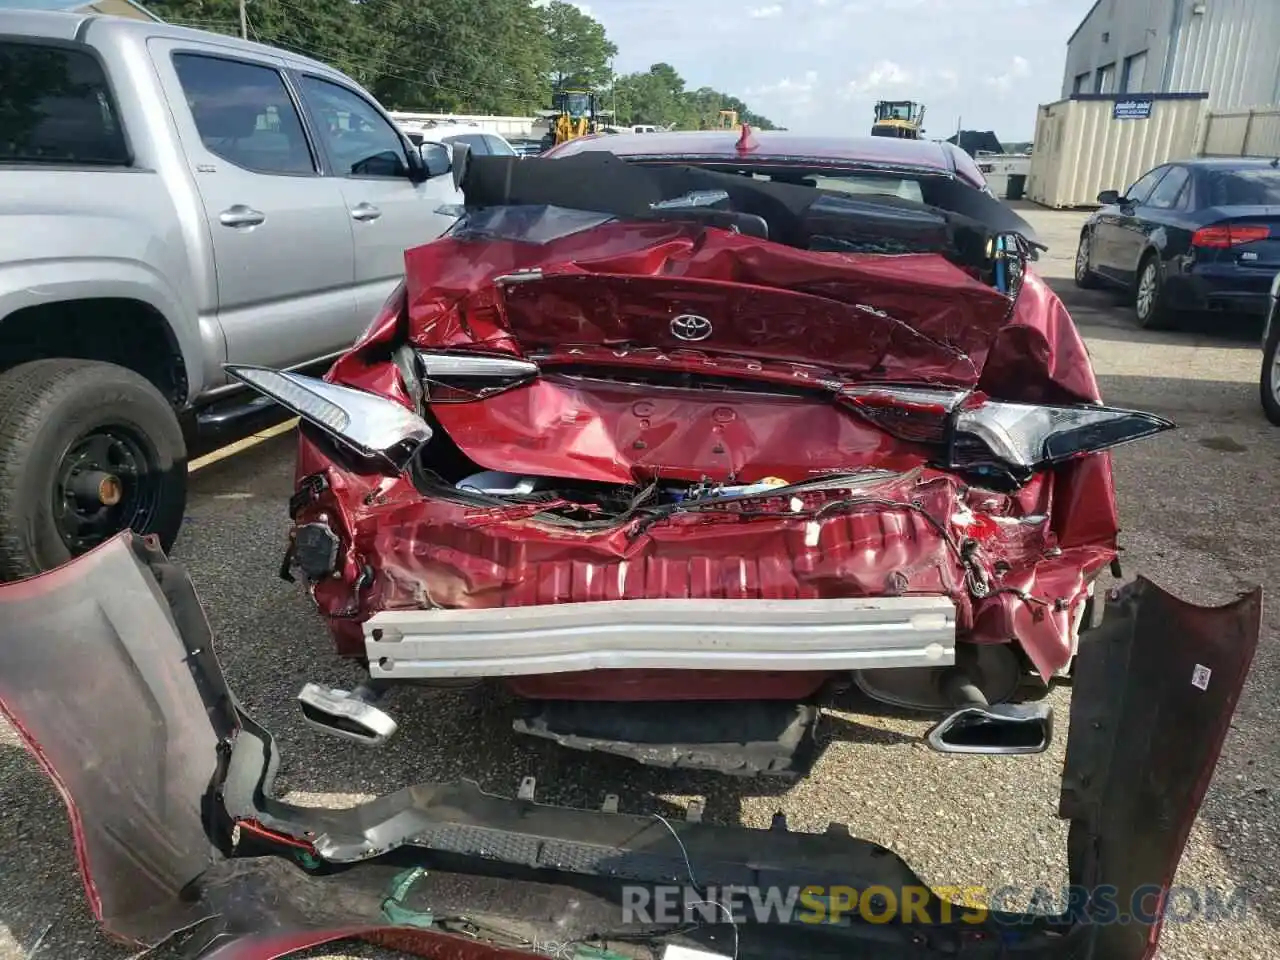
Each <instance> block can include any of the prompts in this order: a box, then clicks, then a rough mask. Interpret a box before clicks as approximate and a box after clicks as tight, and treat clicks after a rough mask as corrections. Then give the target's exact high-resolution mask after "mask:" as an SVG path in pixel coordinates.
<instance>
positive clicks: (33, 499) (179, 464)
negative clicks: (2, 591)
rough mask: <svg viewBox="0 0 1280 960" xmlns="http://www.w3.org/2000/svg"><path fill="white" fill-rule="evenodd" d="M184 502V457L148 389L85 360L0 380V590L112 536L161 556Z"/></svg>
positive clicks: (46, 363) (163, 409) (139, 380)
mask: <svg viewBox="0 0 1280 960" xmlns="http://www.w3.org/2000/svg"><path fill="white" fill-rule="evenodd" d="M186 501H187V451H186V444H185V441H184V440H183V435H182V428H181V426H180V425H179V423H178V418H177V414H176V413H175V412H174V409H173V407H172V405H171V404H170V403H169V401H168V400H166V399H165V397H164V395H163V394H161V393H160V391H159V390H157V389H156V388H155V387H154V386H153V385H152V384H151V383H150V382H149V381H147V380H146V379H144V378H143V377H141V376H139V375H138V374H136V373H134V372H133V371H132V370H128V369H126V368H124V367H121V366H117V365H115V364H111V363H101V362H98V361H94V360H70V359H56V360H35V361H32V362H30V363H24V364H21V365H20V366H17V367H14V368H12V369H11V370H8V371H6V372H5V373H3V374H0V582H3V581H8V580H17V579H21V578H23V577H29V576H34V575H35V574H38V573H43V572H44V571H46V570H51V569H53V568H54V567H57V566H59V565H61V564H63V563H65V562H66V561H68V560H70V559H71V558H72V557H74V556H78V555H79V554H81V553H84V552H85V551H87V550H91V549H93V547H95V546H97V545H98V544H100V543H103V542H105V541H106V540H108V539H110V538H111V537H113V536H114V535H115V534H117V533H119V532H120V531H121V530H125V529H132V530H135V531H136V532H138V533H140V534H154V535H155V536H156V537H157V538H158V539H159V541H160V545H161V547H163V548H164V549H165V550H166V551H167V550H169V549H170V548H171V547H172V546H173V543H174V540H176V539H177V536H178V530H179V528H180V527H181V526H182V517H183V512H184V511H185V509H186Z"/></svg>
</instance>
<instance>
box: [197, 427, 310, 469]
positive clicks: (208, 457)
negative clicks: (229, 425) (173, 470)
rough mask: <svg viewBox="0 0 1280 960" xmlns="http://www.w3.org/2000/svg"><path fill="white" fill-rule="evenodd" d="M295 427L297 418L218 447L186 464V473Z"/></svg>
mask: <svg viewBox="0 0 1280 960" xmlns="http://www.w3.org/2000/svg"><path fill="white" fill-rule="evenodd" d="M297 425H298V418H297V417H294V418H293V419H292V420H286V421H285V422H284V423H281V424H277V425H276V426H274V427H269V428H268V429H266V430H263V431H262V432H261V433H255V434H253V435H252V436H249V437H245V438H244V439H243V440H237V441H236V442H235V443H229V444H227V445H226V446H225V447H219V448H218V449H217V450H214V451H213V452H212V453H206V454H205V455H204V456H203V457H197V458H196V459H195V460H192V461H191V462H190V463H189V464H187V472H188V473H195V472H196V471H197V470H201V469H203V468H204V467H208V466H211V465H212V464H215V463H217V462H218V461H219V460H225V459H227V457H231V456H235V455H236V454H237V453H240V452H242V451H244V450H248V449H249V448H250V447H256V446H257V445H258V444H260V443H262V442H263V441H266V440H270V439H271V438H272V437H278V436H280V435H281V434H284V433H288V432H289V431H290V430H292V429H293V428H294V427H296V426H297Z"/></svg>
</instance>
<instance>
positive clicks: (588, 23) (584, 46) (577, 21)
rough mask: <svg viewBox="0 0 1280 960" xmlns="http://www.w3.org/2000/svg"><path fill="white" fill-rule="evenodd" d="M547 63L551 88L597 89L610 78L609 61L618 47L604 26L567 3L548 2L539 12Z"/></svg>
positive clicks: (555, 0) (558, 0) (604, 84)
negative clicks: (548, 64)
mask: <svg viewBox="0 0 1280 960" xmlns="http://www.w3.org/2000/svg"><path fill="white" fill-rule="evenodd" d="M539 13H540V15H541V18H542V25H543V33H544V35H545V37H546V40H547V50H548V56H549V58H550V61H551V71H550V73H551V84H552V86H553V87H554V88H570V89H572V88H577V89H584V90H600V89H602V88H603V87H605V86H607V85H608V83H609V80H610V78H611V76H612V72H611V70H610V68H609V61H610V60H612V59H613V57H615V56H616V55H617V53H618V48H617V47H616V46H615V45H614V44H613V42H612V41H610V40H609V37H608V35H607V34H606V33H605V30H604V26H603V24H601V23H600V22H599V21H597V20H594V19H593V18H591V17H589V16H587V15H586V14H585V13H583V12H582V11H581V10H579V9H578V8H577V7H575V6H574V5H573V4H571V3H564V2H563V0H551V2H550V3H549V4H547V5H546V6H545V7H542V8H541V9H540V10H539Z"/></svg>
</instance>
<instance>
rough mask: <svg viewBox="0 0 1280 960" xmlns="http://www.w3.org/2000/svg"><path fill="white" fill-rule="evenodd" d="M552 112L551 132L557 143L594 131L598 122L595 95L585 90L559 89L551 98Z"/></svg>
mask: <svg viewBox="0 0 1280 960" xmlns="http://www.w3.org/2000/svg"><path fill="white" fill-rule="evenodd" d="M552 114H553V116H554V120H553V121H552V124H551V132H552V134H553V136H554V138H555V143H557V144H560V143H564V142H565V141H566V140H574V139H576V138H578V137H585V136H586V135H587V134H589V133H595V132H596V129H597V127H598V124H599V110H598V109H597V104H596V95H595V94H594V93H591V92H589V91H587V90H561V91H559V92H558V93H557V94H556V95H555V97H554V98H553V99H552Z"/></svg>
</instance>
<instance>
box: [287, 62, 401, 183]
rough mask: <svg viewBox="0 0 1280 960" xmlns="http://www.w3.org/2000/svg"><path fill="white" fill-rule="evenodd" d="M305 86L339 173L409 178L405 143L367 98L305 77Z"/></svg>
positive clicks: (336, 170) (322, 81) (310, 111)
mask: <svg viewBox="0 0 1280 960" xmlns="http://www.w3.org/2000/svg"><path fill="white" fill-rule="evenodd" d="M301 85H302V94H303V96H304V97H305V98H306V101H307V111H308V112H309V113H310V114H311V116H312V117H313V118H314V119H315V121H316V124H315V126H316V129H317V130H318V131H319V135H320V138H321V139H322V140H323V141H324V145H325V149H326V150H328V152H329V156H330V158H331V159H332V160H333V165H334V169H335V172H337V173H338V174H339V175H340V176H344V177H406V176H408V174H409V165H408V162H407V160H406V158H405V153H404V141H403V140H401V139H400V134H399V133H397V132H396V128H395V127H394V126H392V124H391V123H389V122H388V121H387V120H386V119H384V118H383V116H382V114H380V113H379V112H378V111H377V110H376V109H374V107H373V105H372V104H370V103H369V102H368V101H367V100H365V99H364V97H362V96H360V95H359V94H357V93H355V92H353V91H351V90H348V89H347V88H346V87H344V86H341V85H340V84H337V83H330V82H329V81H328V80H321V79H320V78H319V77H313V76H310V75H305V74H304V75H303V77H302V84H301Z"/></svg>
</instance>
